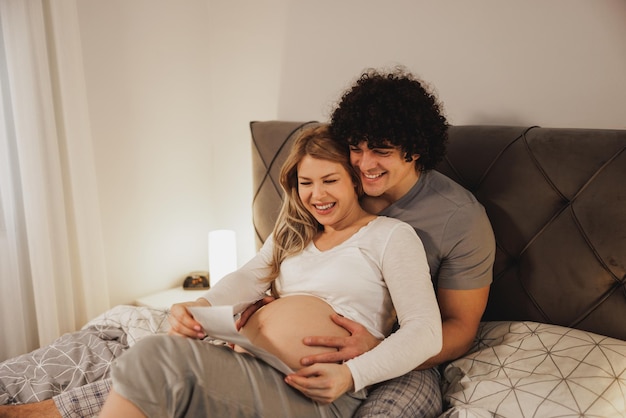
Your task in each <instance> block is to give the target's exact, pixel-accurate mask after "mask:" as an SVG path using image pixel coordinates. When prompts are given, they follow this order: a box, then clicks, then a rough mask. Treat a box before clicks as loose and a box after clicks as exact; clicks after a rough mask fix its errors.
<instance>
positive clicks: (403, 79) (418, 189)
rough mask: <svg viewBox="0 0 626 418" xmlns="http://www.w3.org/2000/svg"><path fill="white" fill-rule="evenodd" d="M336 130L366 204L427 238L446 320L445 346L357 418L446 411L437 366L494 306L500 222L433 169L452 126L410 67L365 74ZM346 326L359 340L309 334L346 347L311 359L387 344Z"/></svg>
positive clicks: (458, 352) (346, 99)
mask: <svg viewBox="0 0 626 418" xmlns="http://www.w3.org/2000/svg"><path fill="white" fill-rule="evenodd" d="M330 130H331V134H332V136H333V137H334V138H335V140H337V141H340V142H342V143H344V144H345V145H346V146H349V147H350V151H351V152H350V154H351V162H352V164H353V165H354V166H355V167H356V168H357V169H358V171H359V172H360V174H361V181H362V182H363V189H364V191H365V194H366V196H365V197H364V198H363V201H362V203H363V206H364V208H365V209H367V210H368V211H370V212H372V213H376V214H379V215H386V216H390V217H395V218H398V219H401V220H403V221H405V222H407V223H409V224H410V225H412V226H413V228H415V230H416V231H417V233H418V235H419V236H420V238H421V239H422V242H423V243H424V247H425V250H426V254H427V257H428V263H429V266H430V271H431V274H432V276H433V277H432V278H433V283H434V285H435V287H436V291H437V299H438V302H439V307H440V310H441V315H442V321H443V349H442V350H441V352H440V353H439V354H438V355H437V356H435V357H433V358H431V359H430V360H428V361H427V362H425V363H424V364H422V365H421V366H420V367H419V370H416V371H413V372H411V373H409V374H407V375H405V376H403V377H400V378H397V379H394V380H392V381H389V382H385V383H383V384H380V385H378V386H377V387H376V388H374V389H373V390H372V391H370V394H369V395H368V399H367V400H366V401H365V402H364V403H363V404H362V406H361V408H360V409H359V410H358V411H357V413H356V414H355V417H371V416H394V417H405V416H411V417H436V416H438V415H439V414H440V413H441V408H442V400H441V390H440V386H439V384H440V382H439V377H440V376H439V372H438V370H437V368H436V367H435V366H438V365H440V364H442V363H444V362H448V361H451V360H454V359H456V358H458V357H460V356H462V355H463V354H465V353H466V352H467V350H468V349H469V348H470V347H471V345H472V342H473V340H474V338H475V336H476V332H477V329H478V325H479V322H480V319H481V317H482V314H483V312H484V310H485V306H486V304H487V298H488V295H489V286H490V284H491V281H492V268H493V262H494V257H495V240H494V237H493V231H492V229H491V225H490V223H489V220H488V219H487V216H486V213H485V211H484V208H483V207H482V205H480V203H478V201H477V200H476V199H475V198H474V196H473V195H472V194H471V193H469V192H468V191H467V190H465V189H464V188H462V187H461V186H460V185H458V184H456V183H455V182H453V181H452V180H450V179H449V178H447V177H445V176H444V175H442V174H440V173H438V172H437V171H433V170H432V168H434V167H435V165H436V164H437V163H438V162H439V161H440V160H441V159H442V158H443V156H444V154H445V143H446V140H447V123H446V120H445V118H444V116H443V115H442V113H441V109H440V105H439V104H438V102H437V99H436V98H435V96H434V95H433V94H432V93H430V92H429V91H428V90H427V89H426V88H425V87H424V86H423V85H422V83H420V82H419V81H418V80H417V79H415V77H413V75H411V74H410V73H407V72H404V71H403V70H401V69H397V70H395V71H394V72H391V73H381V72H377V71H374V70H370V71H367V72H365V73H364V74H363V75H362V76H361V77H360V78H359V79H358V80H357V82H356V83H355V84H354V85H353V87H352V88H351V89H349V90H348V91H347V92H346V93H345V94H344V95H343V97H342V99H341V101H340V103H339V104H338V106H337V107H336V109H335V110H334V112H333V114H332V116H331V122H330ZM341 324H343V326H344V327H346V328H348V329H349V330H350V331H351V333H352V334H353V336H352V337H348V338H345V339H340V338H325V337H312V338H308V339H306V341H305V343H306V344H309V345H324V346H331V347H335V348H337V349H338V351H337V352H336V353H333V354H331V355H324V356H318V357H316V358H305V359H303V363H304V364H309V363H312V362H316V361H317V362H319V361H341V360H346V359H348V358H350V357H351V356H356V355H359V354H361V353H362V352H364V351H366V350H367V349H371V347H372V346H374V345H375V344H376V343H377V342H376V341H374V340H373V339H372V338H368V336H367V333H366V332H365V331H364V330H363V329H362V327H361V326H360V325H358V324H355V323H351V321H349V320H348V319H345V318H342V319H341ZM370 337H371V336H370Z"/></svg>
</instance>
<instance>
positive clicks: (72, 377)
mask: <svg viewBox="0 0 626 418" xmlns="http://www.w3.org/2000/svg"><path fill="white" fill-rule="evenodd" d="M168 329H169V324H168V322H167V311H166V310H159V309H152V308H146V307H137V306H127V305H120V306H116V307H114V308H112V309H111V310H109V311H107V312H105V313H104V314H102V315H100V316H98V317H97V318H95V319H94V320H92V321H90V322H89V323H87V324H86V325H85V326H84V327H83V328H81V329H80V330H79V331H76V332H73V333H68V334H65V335H63V336H61V337H60V338H58V339H57V340H56V341H54V342H53V343H52V344H50V345H47V346H44V347H41V348H39V349H37V350H35V351H32V352H30V353H27V354H23V355H21V356H18V357H15V358H12V359H9V360H6V361H4V362H2V363H0V405H5V404H20V403H31V402H37V401H41V400H44V399H49V398H51V397H53V396H55V395H58V394H59V393H61V392H63V391H66V390H69V389H73V388H75V387H79V386H83V385H85V384H88V383H91V382H94V381H96V380H101V379H104V378H106V377H108V375H109V372H110V369H111V363H112V362H113V360H114V359H115V358H116V357H118V356H119V355H120V354H122V353H123V352H124V351H125V350H127V349H128V348H129V347H131V346H132V345H134V344H135V343H136V342H137V341H138V340H140V339H141V338H143V337H145V336H147V335H150V334H155V333H163V332H167V330H168Z"/></svg>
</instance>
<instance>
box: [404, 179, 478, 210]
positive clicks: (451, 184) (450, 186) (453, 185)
mask: <svg viewBox="0 0 626 418" xmlns="http://www.w3.org/2000/svg"><path fill="white" fill-rule="evenodd" d="M423 179H424V184H423V187H422V188H421V190H420V192H421V193H420V194H419V195H417V196H416V200H419V199H426V198H428V197H431V198H440V199H442V200H445V201H448V202H449V203H450V204H451V205H453V206H457V207H461V206H465V205H468V204H469V205H473V204H479V205H480V203H479V202H478V200H476V197H475V196H474V195H473V194H472V193H471V192H470V191H469V190H467V189H466V188H465V187H463V186H461V185H460V184H459V183H457V182H456V181H454V180H452V179H451V178H450V177H448V176H446V175H444V174H441V173H440V172H438V171H436V170H431V171H428V172H427V173H424V177H423Z"/></svg>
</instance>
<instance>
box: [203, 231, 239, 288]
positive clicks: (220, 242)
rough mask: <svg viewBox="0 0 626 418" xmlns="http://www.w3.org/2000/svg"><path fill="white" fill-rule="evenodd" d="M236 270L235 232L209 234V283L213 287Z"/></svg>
mask: <svg viewBox="0 0 626 418" xmlns="http://www.w3.org/2000/svg"><path fill="white" fill-rule="evenodd" d="M236 269H237V243H236V239H235V231H232V230H230V229H218V230H215V231H211V232H209V282H210V284H211V287H213V286H214V285H215V284H216V283H217V282H218V281H219V280H220V279H221V278H222V277H224V276H226V275H227V274H228V273H231V272H233V271H235V270H236Z"/></svg>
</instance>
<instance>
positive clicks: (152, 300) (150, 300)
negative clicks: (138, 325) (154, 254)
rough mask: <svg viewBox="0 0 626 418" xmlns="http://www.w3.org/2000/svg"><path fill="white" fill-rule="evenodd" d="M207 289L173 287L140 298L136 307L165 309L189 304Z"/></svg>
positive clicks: (136, 302)
mask: <svg viewBox="0 0 626 418" xmlns="http://www.w3.org/2000/svg"><path fill="white" fill-rule="evenodd" d="M207 290H208V289H200V290H192V289H183V288H182V286H181V287H175V288H173V289H167V290H163V291H161V292H157V293H153V294H151V295H147V296H143V297H140V298H139V299H137V300H136V301H135V305H137V306H147V307H150V308H167V309H169V308H170V307H171V306H172V305H173V304H175V303H180V302H190V301H193V300H196V299H198V298H199V297H200V296H202V295H203V294H205V293H206V291H207Z"/></svg>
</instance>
